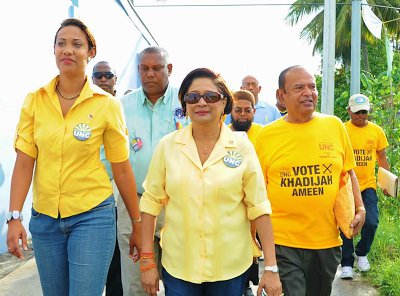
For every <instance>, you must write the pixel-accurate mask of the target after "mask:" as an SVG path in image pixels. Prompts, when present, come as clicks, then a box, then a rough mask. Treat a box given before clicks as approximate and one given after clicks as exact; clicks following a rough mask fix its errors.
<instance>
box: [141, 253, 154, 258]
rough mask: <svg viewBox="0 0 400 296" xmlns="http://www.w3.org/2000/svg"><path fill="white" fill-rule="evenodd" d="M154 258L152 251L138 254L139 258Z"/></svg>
mask: <svg viewBox="0 0 400 296" xmlns="http://www.w3.org/2000/svg"><path fill="white" fill-rule="evenodd" d="M153 258H154V253H153V252H149V253H141V254H140V259H153Z"/></svg>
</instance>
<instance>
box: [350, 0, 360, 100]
mask: <svg viewBox="0 0 400 296" xmlns="http://www.w3.org/2000/svg"><path fill="white" fill-rule="evenodd" d="M360 52H361V0H352V3H351V76H350V77H351V79H350V95H353V94H356V93H359V92H360V68H361V67H360V64H361V61H360V60H361V58H360Z"/></svg>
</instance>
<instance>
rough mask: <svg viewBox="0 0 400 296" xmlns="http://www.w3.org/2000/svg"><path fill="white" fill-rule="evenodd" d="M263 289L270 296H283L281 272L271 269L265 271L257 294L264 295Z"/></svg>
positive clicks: (258, 295)
mask: <svg viewBox="0 0 400 296" xmlns="http://www.w3.org/2000/svg"><path fill="white" fill-rule="evenodd" d="M263 289H264V291H265V292H266V293H267V295H268V296H281V295H282V284H281V281H280V279H279V274H278V273H273V272H271V271H264V273H263V275H262V278H261V280H260V283H259V284H258V289H257V296H262V295H263V294H262V290H263ZM264 295H265V294H264Z"/></svg>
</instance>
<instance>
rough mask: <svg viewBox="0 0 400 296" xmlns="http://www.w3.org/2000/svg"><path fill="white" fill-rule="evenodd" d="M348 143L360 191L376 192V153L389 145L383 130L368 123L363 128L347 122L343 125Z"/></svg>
mask: <svg viewBox="0 0 400 296" xmlns="http://www.w3.org/2000/svg"><path fill="white" fill-rule="evenodd" d="M345 126H346V129H347V132H348V134H349V137H350V142H351V145H352V147H353V152H354V158H355V160H356V165H357V167H356V168H354V172H355V173H356V175H357V179H358V183H359V185H360V190H361V191H364V190H365V189H367V188H374V189H375V190H376V177H375V163H376V157H377V155H376V152H377V151H380V150H382V149H385V148H386V147H387V146H388V145H389V144H388V140H387V138H386V135H385V132H384V131H383V129H382V128H381V127H380V126H379V125H376V124H375V123H372V122H369V121H368V124H367V125H366V126H364V127H357V126H355V125H354V124H352V123H351V121H348V122H346V123H345Z"/></svg>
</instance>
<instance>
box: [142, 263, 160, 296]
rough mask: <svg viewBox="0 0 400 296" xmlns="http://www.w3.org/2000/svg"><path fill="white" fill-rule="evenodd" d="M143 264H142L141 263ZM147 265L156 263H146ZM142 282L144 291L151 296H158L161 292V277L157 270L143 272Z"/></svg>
mask: <svg viewBox="0 0 400 296" xmlns="http://www.w3.org/2000/svg"><path fill="white" fill-rule="evenodd" d="M141 264H142V262H141ZM145 264H146V265H147V264H154V261H151V262H146V263H145ZM140 280H141V282H142V287H143V290H144V291H145V292H146V293H147V294H148V295H150V296H157V292H158V291H159V290H160V288H159V283H160V277H159V276H158V270H157V268H151V269H149V270H146V271H141V274H140Z"/></svg>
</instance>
